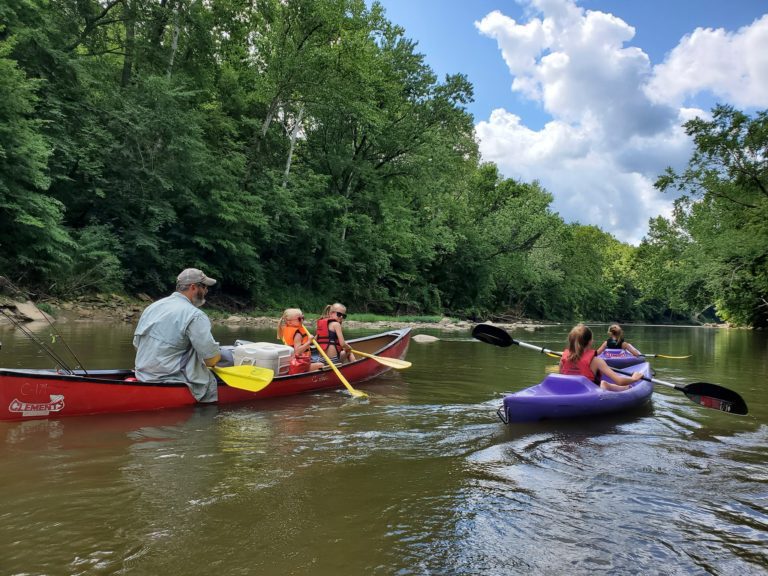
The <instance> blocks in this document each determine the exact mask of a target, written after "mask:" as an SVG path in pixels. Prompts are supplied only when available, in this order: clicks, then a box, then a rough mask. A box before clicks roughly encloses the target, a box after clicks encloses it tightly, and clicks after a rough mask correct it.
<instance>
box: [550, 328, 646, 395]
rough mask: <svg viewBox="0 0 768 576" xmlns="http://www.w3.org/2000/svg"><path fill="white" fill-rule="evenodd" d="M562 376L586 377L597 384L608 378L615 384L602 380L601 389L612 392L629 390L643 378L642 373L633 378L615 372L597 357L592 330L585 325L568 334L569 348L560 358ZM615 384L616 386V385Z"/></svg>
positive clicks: (637, 373)
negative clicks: (593, 347)
mask: <svg viewBox="0 0 768 576" xmlns="http://www.w3.org/2000/svg"><path fill="white" fill-rule="evenodd" d="M560 374H567V375H569V376H584V377H585V378H587V379H589V380H590V381H592V382H595V384H597V378H598V375H599V376H600V378H603V377H605V376H608V377H609V378H610V379H611V380H613V382H607V381H605V380H602V379H601V380H600V384H599V386H600V388H602V389H603V390H610V391H612V392H622V391H624V390H629V389H630V388H631V386H632V384H633V383H634V382H637V381H638V380H640V379H641V378H642V377H643V374H642V372H634V373H633V374H632V376H631V377H629V376H622V375H621V374H617V373H616V372H614V371H613V370H612V369H611V367H610V366H608V364H606V363H605V360H603V359H602V358H598V357H597V353H596V352H595V350H593V349H592V330H590V329H589V328H588V327H587V326H585V325H584V324H577V325H576V326H574V327H573V329H572V330H571V331H570V333H569V334H568V348H566V349H565V350H563V355H562V357H561V358H560ZM614 382H615V384H614Z"/></svg>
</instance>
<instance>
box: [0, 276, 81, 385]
mask: <svg viewBox="0 0 768 576" xmlns="http://www.w3.org/2000/svg"><path fill="white" fill-rule="evenodd" d="M3 280H4V282H3V284H4V285H5V286H7V287H8V288H10V289H11V290H13V291H14V292H15V293H16V294H18V295H21V296H24V298H26V299H27V300H29V301H30V302H31V303H32V305H33V306H34V307H35V308H36V309H37V311H38V312H40V314H41V315H42V316H43V318H45V321H46V322H48V325H49V326H50V327H51V331H52V332H53V334H54V341H55V339H56V338H58V339H59V340H61V341H62V342H63V343H64V346H65V347H66V348H67V350H68V351H69V353H70V354H71V355H72V358H74V359H75V362H77V365H78V366H79V367H80V368H81V369H82V371H83V373H84V374H85V375H86V376H87V375H88V371H87V370H86V369H85V366H84V365H83V363H82V362H80V358H78V357H77V354H75V352H74V351H73V350H72V348H70V347H69V344H67V341H66V340H64V338H63V337H62V336H61V334H59V331H58V330H57V329H56V327H55V326H54V325H53V322H51V319H50V318H49V317H48V314H46V313H45V312H44V311H43V310H40V307H39V306H38V305H37V304H35V303H34V302H33V301H32V300H30V299H29V296H28V295H27V294H25V293H24V292H22V291H21V290H20V289H19V288H18V287H17V286H16V285H15V284H13V283H12V282H11V281H10V280H8V279H7V278H4V279H3ZM5 316H6V318H9V319H10V317H9V316H8V315H7V314H6V315H5ZM11 321H12V322H13V320H11ZM17 327H18V328H19V329H20V330H22V331H24V328H22V327H21V326H20V325H17ZM35 342H36V343H37V344H38V345H39V346H41V347H44V345H43V343H42V342H38V341H35ZM51 351H52V349H51ZM46 352H48V354H49V355H50V352H49V351H48V350H46ZM59 360H61V358H59ZM62 367H63V368H65V369H66V370H68V371H69V372H70V373H73V371H72V370H71V369H70V368H69V367H67V366H66V364H63V365H62Z"/></svg>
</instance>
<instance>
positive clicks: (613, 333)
mask: <svg viewBox="0 0 768 576" xmlns="http://www.w3.org/2000/svg"><path fill="white" fill-rule="evenodd" d="M606 348H607V349H608V350H626V351H627V352H629V353H630V354H632V356H640V352H639V351H638V350H637V348H635V347H634V346H632V344H630V343H629V342H627V341H625V340H624V330H622V329H621V326H619V325H618V324H611V326H610V327H609V328H608V339H607V340H606V341H605V342H603V343H602V344H600V348H598V349H597V354H598V356H599V355H600V354H602V353H603V351H604V350H605V349H606Z"/></svg>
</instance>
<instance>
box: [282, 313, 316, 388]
mask: <svg viewBox="0 0 768 576" xmlns="http://www.w3.org/2000/svg"><path fill="white" fill-rule="evenodd" d="M277 339H278V340H282V341H283V342H284V343H285V344H286V345H287V346H291V347H293V356H292V357H291V363H290V365H289V366H288V374H301V373H302V372H309V371H310V370H319V369H320V368H322V367H323V363H322V362H312V355H311V352H310V350H309V347H310V345H311V344H312V342H311V341H310V339H309V336H308V335H307V329H306V328H304V314H303V313H302V311H301V310H300V309H299V308H287V309H286V310H285V311H284V312H283V315H282V316H281V317H280V321H279V322H278V323H277Z"/></svg>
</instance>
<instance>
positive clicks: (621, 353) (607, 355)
mask: <svg viewBox="0 0 768 576" xmlns="http://www.w3.org/2000/svg"><path fill="white" fill-rule="evenodd" d="M599 358H602V359H603V360H605V362H606V364H608V366H611V367H612V368H626V367H628V366H634V365H635V364H640V363H641V362H645V361H646V360H645V356H633V355H632V353H631V352H627V351H626V350H608V349H606V350H603V353H602V354H600V356H599Z"/></svg>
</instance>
